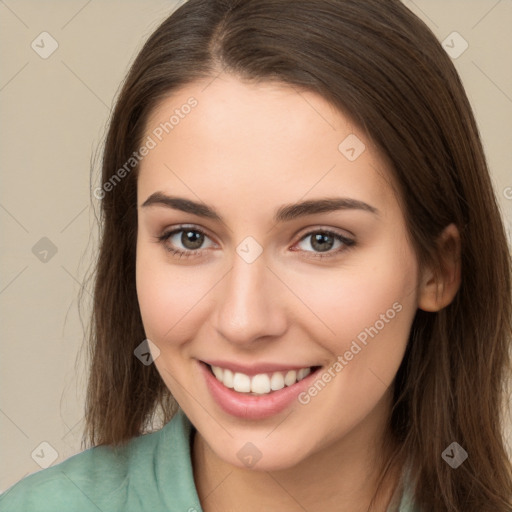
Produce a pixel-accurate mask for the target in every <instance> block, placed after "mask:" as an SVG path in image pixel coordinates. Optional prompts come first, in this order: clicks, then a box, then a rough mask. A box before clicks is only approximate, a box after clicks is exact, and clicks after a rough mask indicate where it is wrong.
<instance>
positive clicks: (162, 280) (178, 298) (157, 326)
mask: <svg viewBox="0 0 512 512" xmlns="http://www.w3.org/2000/svg"><path fill="white" fill-rule="evenodd" d="M168 258H171V256H170V255H169V256H167V254H165V251H164V249H162V248H161V247H159V246H158V247H148V246H147V245H146V246H144V245H142V244H141V245H139V246H138V247H137V263H136V285H137V297H138V301H139V307H140V311H141V316H142V321H143V325H144V329H145V332H146V336H147V337H148V338H149V339H151V340H152V341H154V342H155V343H157V344H158V345H159V346H160V348H161V349H162V348H163V342H165V346H170V345H172V344H173V343H172V341H173V340H182V339H183V340H184V339H187V337H189V336H190V335H192V331H190V332H188V331H189V330H190V326H191V323H192V324H193V325H194V326H197V325H198V323H197V315H198V314H200V312H201V305H202V304H203V301H207V300H208V298H207V296H206V295H207V292H208V290H209V289H210V288H211V285H209V284H208V280H205V273H204V272H203V273H201V272H198V271H197V270H196V271H194V269H193V267H192V266H190V267H179V268H178V267H177V266H175V265H172V264H171V263H170V262H169V261H168ZM191 319H193V322H190V320H191Z"/></svg>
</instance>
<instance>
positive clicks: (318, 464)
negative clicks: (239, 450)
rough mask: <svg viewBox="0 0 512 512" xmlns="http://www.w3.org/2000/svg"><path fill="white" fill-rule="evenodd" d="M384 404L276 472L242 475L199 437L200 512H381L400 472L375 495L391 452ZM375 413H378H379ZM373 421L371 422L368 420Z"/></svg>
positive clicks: (253, 471)
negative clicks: (336, 438)
mask: <svg viewBox="0 0 512 512" xmlns="http://www.w3.org/2000/svg"><path fill="white" fill-rule="evenodd" d="M388 406H389V403H388V401H387V400H383V402H382V403H381V404H380V405H379V406H378V407H377V408H376V409H375V410H374V411H372V413H371V414H370V415H369V416H368V417H367V418H366V419H365V420H364V421H363V422H362V423H361V424H359V425H358V426H357V428H356V429H354V430H353V431H351V432H350V433H348V434H347V435H346V436H344V437H343V438H342V439H340V440H339V441H338V442H337V443H335V444H334V445H330V446H329V447H328V448H327V449H323V450H321V451H318V452H315V453H314V454H312V455H310V456H308V457H307V458H305V459H303V460H302V461H301V462H299V463H298V464H296V465H295V466H293V467H290V468H286V469H281V470H277V471H265V470H256V469H245V468H244V469H242V468H239V467H236V466H233V465H231V464H229V463H227V462H225V461H224V460H223V459H222V458H220V457H219V456H218V455H217V454H216V453H215V452H214V451H213V450H212V449H211V448H210V447H209V446H208V444H207V443H206V442H205V440H204V438H203V437H202V436H201V435H200V434H199V433H198V432H197V433H196V435H195V437H194V441H193V467H194V478H195V482H196V487H197V491H198V495H199V499H200V501H201V504H202V507H203V510H204V512H220V511H222V512H226V511H234V512H236V511H241V510H243V511H244V512H256V511H258V512H259V511H260V510H280V511H281V512H292V511H293V512H296V511H298V510H323V511H325V512H330V511H333V512H334V511H336V512H367V511H368V510H369V507H370V503H372V499H373V498H375V499H374V501H373V507H372V509H371V510H373V511H375V512H385V511H386V510H387V508H388V506H389V504H390V501H391V498H392V495H393V492H394V490H395V488H396V485H397V483H398V479H399V476H400V468H399V467H397V466H396V465H395V466H394V467H393V468H391V469H390V471H389V474H388V475H387V478H386V479H385V480H384V482H383V483H382V486H381V487H380V492H379V493H378V494H377V495H376V491H377V487H378V483H379V477H380V474H381V471H382V470H383V469H384V467H385V465H386V463H387V461H388V460H389V457H390V455H391V451H392V449H393V446H392V444H391V443H390V442H385V441H389V438H388V436H387V433H386V430H385V428H384V426H385V425H387V421H386V419H387V417H386V414H385V413H386V412H388V411H389V408H388ZM378 409H379V410H378ZM370 416H371V417H370ZM379 417H380V419H381V420H382V421H380V422H378V421H377V422H376V418H379Z"/></svg>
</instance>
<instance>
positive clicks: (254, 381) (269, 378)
mask: <svg viewBox="0 0 512 512" xmlns="http://www.w3.org/2000/svg"><path fill="white" fill-rule="evenodd" d="M211 368H212V371H213V374H214V375H215V377H216V379H217V380H218V381H220V382H222V383H223V384H224V386H226V387H227V388H232V389H234V390H235V391H238V392H239V393H253V394H257V395H266V394H268V393H271V392H272V391H279V390H280V389H283V388H284V387H285V386H293V384H295V383H296V382H298V381H300V380H302V379H304V378H305V377H307V376H308V375H309V374H310V373H311V368H301V369H300V370H298V371H295V370H289V371H287V372H274V373H272V374H267V373H259V374H258V375H254V376H253V377H249V375H245V373H239V372H236V373H235V374H233V372H232V371H231V370H228V369H226V368H220V367H219V366H212V367H211Z"/></svg>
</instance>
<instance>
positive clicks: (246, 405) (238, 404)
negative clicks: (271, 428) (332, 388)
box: [199, 362, 318, 420]
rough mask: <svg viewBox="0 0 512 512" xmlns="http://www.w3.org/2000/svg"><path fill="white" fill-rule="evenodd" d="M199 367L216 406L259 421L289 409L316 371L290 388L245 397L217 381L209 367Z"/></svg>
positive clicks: (240, 416)
mask: <svg viewBox="0 0 512 512" xmlns="http://www.w3.org/2000/svg"><path fill="white" fill-rule="evenodd" d="M199 366H200V367H201V371H202V372H203V375H204V377H205V379H206V385H207V386H208V389H209V390H210V393H211V394H212V396H213V398H214V400H215V401H216V402H217V404H218V405H219V406H220V407H221V408H222V409H223V410H224V411H225V412H227V413H228V414H231V415H232V416H236V417H238V418H244V419H248V420H261V419H265V418H269V417H270V416H274V415H275V414H278V413H280V412H282V411H284V410H285V409H286V408H287V407H289V406H290V405H291V404H292V403H293V402H294V401H295V400H296V399H297V397H298V395H299V394H300V393H302V392H303V391H305V389H306V388H307V387H308V386H309V383H310V381H311V380H312V378H313V377H314V376H316V374H317V372H318V369H317V370H316V371H314V372H312V373H310V374H309V375H308V376H307V377H305V378H304V379H302V380H300V381H298V382H296V383H295V384H293V385H292V386H286V387H284V388H283V389H280V390H279V391H272V392H271V393H269V394H267V395H259V396H258V395H246V394H243V393H238V392H236V391H234V390H233V389H229V388H227V387H226V386H224V384H222V382H220V381H218V380H217V379H216V377H215V376H214V375H213V374H212V372H211V371H210V367H209V366H208V365H207V364H205V363H202V362H200V363H199Z"/></svg>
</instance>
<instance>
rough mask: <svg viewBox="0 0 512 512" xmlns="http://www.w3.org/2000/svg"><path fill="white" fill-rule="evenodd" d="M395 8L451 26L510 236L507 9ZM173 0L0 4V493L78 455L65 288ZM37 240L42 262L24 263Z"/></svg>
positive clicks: (75, 277)
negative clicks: (112, 143)
mask: <svg viewBox="0 0 512 512" xmlns="http://www.w3.org/2000/svg"><path fill="white" fill-rule="evenodd" d="M404 3H405V4H406V5H408V7H409V8H410V9H411V10H412V11H413V12H415V13H416V14H418V15H419V16H420V17H421V18H422V19H423V20H424V21H425V22H426V23H427V24H428V25H429V26H430V27H431V29H432V30H433V31H434V33H435V34H436V36H437V38H438V39H439V40H440V41H443V40H445V39H446V38H447V36H449V35H450V34H451V33H452V32H453V31H457V32H458V33H459V34H461V36H462V37H463V38H464V39H465V40H466V41H467V42H468V44H469V47H468V49H467V50H466V51H465V52H464V53H463V54H462V55H460V56H459V57H458V58H456V59H454V63H455V65H456V67H457V69H458V71H459V73H460V75H461V77H462V80H463V83H464V85H465V87H466V90H467V94H468V96H469V99H470V101H471V103H472V105H473V107H474V110H475V114H476V117H477V121H478V124H479V127H480V131H481V134H482V138H483V141H484V145H485V148H486V151H487V156H488V160H489V164H490V168H491V170H492V176H493V180H494V184H495V189H496V193H497V196H498V198H499V201H500V204H501V206H502V209H503V215H504V220H505V222H506V226H507V230H508V233H509V240H510V236H511V235H510V234H511V232H512V188H508V187H512V173H511V167H510V162H511V160H512V159H511V157H512V144H511V142H512V141H511V133H512V66H511V60H512V59H511V55H512V32H511V31H510V27H511V26H512V1H511V0H500V1H497V0H414V1H412V0H404ZM175 5H177V3H176V2H172V1H163V0H160V1H158V0H151V1H147V0H146V1H144V2H142V1H141V0H138V1H134V0H132V1H126V0H124V1H120V0H118V1H106V0H103V1H101V0H89V1H87V0H80V1H70V0H66V1H52V2H49V1H45V2H42V1H34V0H32V1H28V0H25V1H24V0H5V1H2V0H0V34H1V35H0V44H1V48H2V50H1V55H0V59H1V60H0V69H1V74H0V115H1V119H2V122H1V125H0V126H1V128H0V129H1V137H0V145H1V154H2V173H1V188H0V225H1V233H2V239H1V240H2V242H1V243H2V251H1V269H2V270H1V273H0V308H1V310H0V312H1V313H0V314H1V324H0V325H1V335H2V344H1V359H0V365H1V366H0V370H1V382H0V393H1V394H0V433H1V444H0V460H2V464H1V467H0V490H5V489H6V488H7V487H9V486H10V485H11V484H13V483H14V482H15V481H17V480H18V479H20V478H21V477H23V476H24V475H26V474H28V473H32V472H34V471H37V470H39V469H40V466H39V465H38V464H37V462H36V460H37V461H39V462H41V463H45V462H46V463H49V462H51V459H52V454H53V453H54V452H53V451H52V450H55V452H56V453H55V456H56V458H55V461H54V462H53V463H54V464H55V463H58V462H60V461H62V460H64V459H65V458H67V457H69V456H71V455H73V454H74V453H77V452H78V451H80V440H81V434H82V427H83V421H82V420H83V396H84V385H85V372H84V369H83V364H81V363H80V362H79V364H78V365H77V366H76V367H75V360H76V358H77V354H78V352H79V348H80V346H81V344H82V339H83V329H82V325H81V323H80V319H79V316H78V311H77V294H78V290H79V288H80V284H81V282H82V281H83V276H84V272H85V271H86V270H87V268H88V266H89V263H90V261H91V260H90V258H91V254H94V251H95V243H96V242H95V229H94V213H93V208H92V206H91V205H92V204H96V203H97V201H96V200H94V201H93V203H91V199H90V189H91V184H90V177H89V172H90V167H91V160H92V159H93V157H94V155H97V157H98V151H99V148H100V144H101V141H102V137H103V135H104V130H105V127H106V122H107V120H108V116H109V112H110V107H111V105H112V102H113V98H114V97H115V95H116V92H117V89H118V87H119V84H120V82H121V80H122V78H123V77H124V74H125V72H126V70H127V68H128V65H129V63H131V61H132V59H133V58H134V56H135V55H136V53H137V51H138V49H140V47H141V45H142V43H143V41H144V40H145V39H146V37H147V36H148V35H149V34H150V33H151V32H152V31H153V30H154V29H155V28H156V26H157V25H158V24H159V22H160V21H161V20H162V19H163V18H164V17H165V16H167V15H168V14H169V13H170V12H171V11H172V10H173V8H174V6H175ZM43 31H46V32H48V33H49V34H51V36H52V37H53V38H54V39H55V40H56V41H57V43H58V49H57V50H56V51H55V52H54V53H53V54H52V55H51V56H49V57H48V58H47V59H43V58H41V57H40V56H39V55H38V53H36V51H34V50H33V49H32V47H31V43H32V41H34V40H36V43H37V41H40V39H36V38H37V37H38V36H39V34H40V33H41V32H43ZM45 37H46V36H45ZM46 41H47V44H46V46H45V47H46V49H48V48H49V43H48V41H49V40H46ZM459 43H460V41H459V42H457V41H456V42H455V43H454V45H455V49H458V48H461V47H460V46H457V45H459ZM41 51H42V50H41ZM98 162H99V158H97V160H95V166H94V170H95V173H96V174H95V179H94V181H93V186H97V183H98V179H97V172H98V165H97V164H98ZM43 237H46V238H48V239H49V240H50V241H51V244H52V245H53V247H54V248H55V249H56V251H57V252H56V253H55V254H52V249H51V247H52V245H50V243H49V242H48V241H42V242H39V241H40V239H41V238H43ZM37 243H39V244H40V245H36V244H37ZM41 244H42V245H41ZM35 245H36V248H38V247H39V258H44V257H46V261H41V260H40V259H39V258H38V257H36V254H34V252H33V247H34V246H35ZM41 248H42V249H41ZM45 249H46V250H49V252H48V253H47V254H46V255H44V254H43V253H41V252H40V251H41V250H45ZM55 249H53V250H55ZM35 252H36V253H37V252H38V251H37V250H35ZM90 286H91V285H90V283H89V284H86V289H87V287H90ZM88 293H89V292H88V291H86V292H85V295H86V296H88V295H87V294H88ZM84 321H85V322H86V321H87V318H84ZM511 430H512V429H510V428H508V429H507V436H508V437H509V439H510V438H512V436H511V435H510V434H511ZM511 441H512V440H511ZM511 441H509V442H511ZM42 442H46V443H49V445H50V446H51V447H49V446H47V445H42V446H41V443H42ZM32 454H34V457H32ZM38 454H39V455H41V454H44V456H40V457H38Z"/></svg>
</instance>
